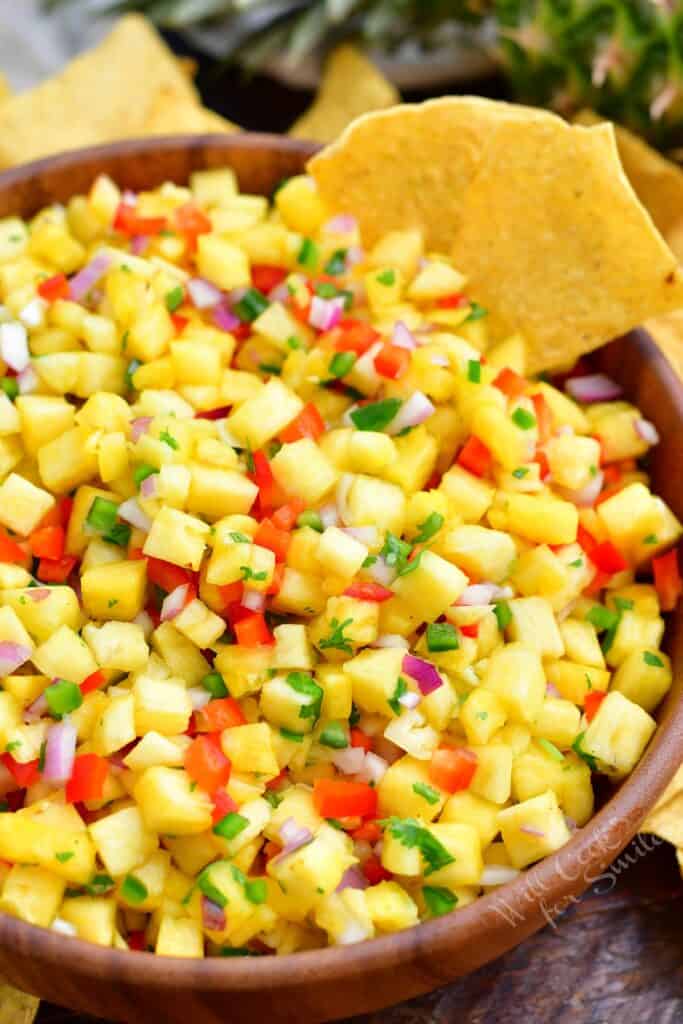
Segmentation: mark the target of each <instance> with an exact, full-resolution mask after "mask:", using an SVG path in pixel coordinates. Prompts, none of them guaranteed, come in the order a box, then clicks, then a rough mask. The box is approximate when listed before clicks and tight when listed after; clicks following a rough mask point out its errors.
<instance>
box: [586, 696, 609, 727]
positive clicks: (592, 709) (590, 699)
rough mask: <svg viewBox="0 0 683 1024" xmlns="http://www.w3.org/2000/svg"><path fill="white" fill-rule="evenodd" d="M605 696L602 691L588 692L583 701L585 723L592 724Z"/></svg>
mask: <svg viewBox="0 0 683 1024" xmlns="http://www.w3.org/2000/svg"><path fill="white" fill-rule="evenodd" d="M606 696H607V694H606V692H605V691H604V690H589V691H588V693H587V694H586V696H585V698H584V701H583V710H584V712H585V715H586V721H587V722H592V721H593V719H594V718H595V716H596V714H597V713H598V708H599V707H600V705H601V704H602V702H603V700H604V699H605V697H606Z"/></svg>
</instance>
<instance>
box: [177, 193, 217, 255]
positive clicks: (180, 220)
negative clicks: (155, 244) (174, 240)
mask: <svg viewBox="0 0 683 1024" xmlns="http://www.w3.org/2000/svg"><path fill="white" fill-rule="evenodd" d="M175 224H176V227H177V229H178V231H179V232H180V233H181V235H184V237H185V244H186V246H187V248H188V250H189V251H190V252H194V251H195V249H196V248H197V239H198V238H199V236H200V235H206V234H208V233H209V232H210V231H211V221H210V220H209V218H208V217H207V216H206V214H205V213H203V212H202V210H200V209H199V207H198V206H197V205H196V203H193V202H189V203H185V204H184V205H183V206H179V207H178V209H177V210H176V211H175Z"/></svg>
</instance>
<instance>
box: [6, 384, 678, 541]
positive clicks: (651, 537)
mask: <svg viewBox="0 0 683 1024" xmlns="http://www.w3.org/2000/svg"><path fill="white" fill-rule="evenodd" d="M0 383H1V382H0ZM657 543H658V541H657V535H656V534H654V533H648V535H647V537H643V544H657Z"/></svg>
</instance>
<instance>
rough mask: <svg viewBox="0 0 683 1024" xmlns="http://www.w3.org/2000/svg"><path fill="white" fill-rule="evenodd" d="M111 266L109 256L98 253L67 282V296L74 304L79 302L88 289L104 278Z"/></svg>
mask: <svg viewBox="0 0 683 1024" xmlns="http://www.w3.org/2000/svg"><path fill="white" fill-rule="evenodd" d="M110 266H111V256H109V255H108V254H107V253H105V252H101V253H99V254H98V255H97V256H95V258H94V259H92V260H91V261H90V263H88V264H86V266H85V267H83V269H82V270H79V272H78V273H77V274H75V275H74V276H73V277H72V278H71V280H70V281H69V294H70V296H71V298H72V299H73V301H74V302H81V301H82V299H84V298H85V296H86V295H87V294H88V292H89V291H90V289H91V288H92V287H93V286H94V285H96V284H97V283H98V281H100V280H101V278H103V277H104V275H105V274H106V273H107V271H108V270H109V267H110Z"/></svg>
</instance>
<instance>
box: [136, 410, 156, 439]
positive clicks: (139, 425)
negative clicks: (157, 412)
mask: <svg viewBox="0 0 683 1024" xmlns="http://www.w3.org/2000/svg"><path fill="white" fill-rule="evenodd" d="M153 419H154V417H153V416H138V418H137V419H136V420H132V421H131V424H130V436H131V438H132V439H133V441H134V442H135V441H139V440H140V438H141V437H142V436H143V434H146V433H147V431H148V430H149V428H150V426H151V424H152V420H153Z"/></svg>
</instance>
